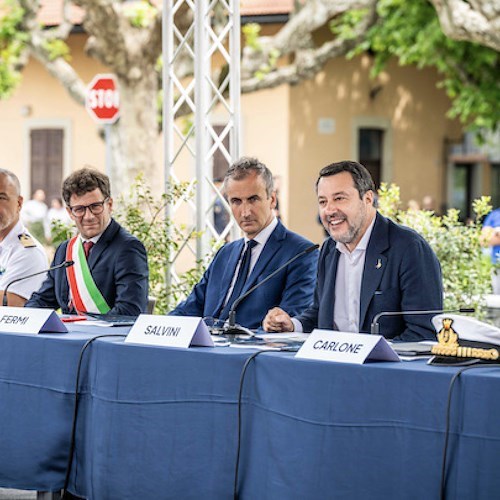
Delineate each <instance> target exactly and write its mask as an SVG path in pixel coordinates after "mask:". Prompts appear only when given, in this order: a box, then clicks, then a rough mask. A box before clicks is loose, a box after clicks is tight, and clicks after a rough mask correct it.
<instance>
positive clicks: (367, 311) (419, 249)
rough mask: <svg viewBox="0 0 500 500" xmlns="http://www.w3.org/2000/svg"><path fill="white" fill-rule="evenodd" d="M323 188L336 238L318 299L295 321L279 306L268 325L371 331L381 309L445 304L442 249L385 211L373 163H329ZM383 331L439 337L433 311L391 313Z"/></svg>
mask: <svg viewBox="0 0 500 500" xmlns="http://www.w3.org/2000/svg"><path fill="white" fill-rule="evenodd" d="M316 191H317V195H318V203H319V213H320V217H321V221H322V223H323V225H324V227H325V228H326V229H327V231H328V232H329V234H330V238H328V239H327V240H326V241H325V243H324V244H323V246H322V248H321V253H320V258H319V263H318V281H317V284H316V290H315V292H314V302H313V304H312V305H311V306H310V307H309V308H308V309H307V310H306V311H304V312H303V313H302V314H300V315H298V316H296V317H295V318H293V319H292V318H291V317H290V315H289V314H287V313H285V312H284V311H282V310H281V309H279V308H275V309H272V310H270V311H269V313H268V314H267V316H266V318H265V320H264V323H263V326H264V329H265V330H267V331H273V332H275V331H305V332H310V331H312V330H313V329H314V328H323V329H329V330H332V329H333V330H340V331H348V332H370V325H371V322H372V320H373V318H374V317H375V315H377V314H378V313H380V312H384V311H419V310H429V309H441V308H442V306H443V302H442V295H443V290H442V281H441V269H440V266H439V262H438V260H437V257H436V255H435V254H434V252H433V251H432V249H431V248H430V246H429V245H428V243H427V242H426V241H425V240H424V239H423V238H422V237H421V236H420V235H419V234H417V233H416V232H415V231H413V230H411V229H409V228H406V227H403V226H399V225H397V224H395V223H394V222H392V221H390V220H389V219H386V218H385V217H383V216H382V215H380V214H379V213H378V212H377V210H376V208H375V186H374V184H373V180H372V178H371V176H370V174H369V172H368V171H367V170H366V168H365V167H363V166H362V165H361V164H359V163H357V162H352V161H343V162H339V163H333V164H331V165H328V166H327V167H325V168H323V169H322V170H321V172H320V174H319V178H318V181H317V183H316ZM380 331H381V333H382V334H383V335H384V337H387V338H391V339H395V340H404V341H416V340H424V339H435V333H434V329H433V327H432V325H431V323H430V316H427V315H425V316H418V315H406V316H393V317H383V318H381V320H380Z"/></svg>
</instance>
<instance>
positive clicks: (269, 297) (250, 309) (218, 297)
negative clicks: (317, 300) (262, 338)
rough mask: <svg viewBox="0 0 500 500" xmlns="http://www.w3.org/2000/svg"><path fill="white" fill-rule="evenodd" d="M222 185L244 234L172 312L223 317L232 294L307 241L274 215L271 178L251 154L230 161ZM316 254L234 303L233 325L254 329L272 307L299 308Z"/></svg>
mask: <svg viewBox="0 0 500 500" xmlns="http://www.w3.org/2000/svg"><path fill="white" fill-rule="evenodd" d="M224 190H225V193H226V196H227V200H228V203H229V205H230V206H231V210H232V213H233V216H234V217H235V219H236V222H237V223H238V225H239V226H240V228H241V230H242V231H243V233H244V235H245V237H244V238H241V239H239V240H237V241H234V242H232V243H228V244H226V245H224V246H223V247H222V248H221V249H220V250H219V251H218V252H217V254H216V255H215V257H214V259H213V261H212V262H211V264H210V266H209V267H208V269H207V270H206V272H205V274H204V275H203V278H202V279H201V281H200V282H199V283H198V284H197V285H196V286H195V287H194V288H193V291H192V292H191V294H190V295H189V297H188V298H187V299H186V300H185V301H184V302H182V303H181V304H179V305H178V306H177V307H176V308H175V309H174V310H173V311H171V312H170V314H172V315H177V316H202V317H207V316H208V317H212V318H215V319H218V320H221V321H222V322H223V321H225V320H226V319H227V318H228V313H229V309H230V307H231V305H232V304H233V302H234V301H235V300H236V298H238V297H240V296H241V295H242V294H244V293H245V292H246V291H247V290H248V289H250V288H251V287H252V286H254V285H255V284H256V283H259V282H260V281H262V280H263V279H265V278H266V277H267V276H269V275H270V274H271V273H272V272H273V271H275V270H276V269H278V268H279V267H280V266H281V265H282V264H284V263H285V262H287V261H288V260H289V259H291V258H292V257H294V256H295V255H297V254H299V253H300V252H302V251H303V250H305V249H306V248H309V247H310V246H311V245H312V243H311V242H310V241H308V240H306V239H304V238H302V237H301V236H299V235H298V234H295V233H293V232H291V231H289V230H288V229H286V228H285V227H284V226H283V224H281V222H279V221H278V220H277V218H276V217H275V215H274V213H273V210H274V208H275V206H276V192H275V190H274V187H273V177H272V174H271V172H270V171H269V169H268V168H267V167H266V166H265V165H264V164H262V163H260V162H259V161H258V160H257V159H255V158H242V159H240V160H239V161H237V162H236V163H235V164H233V165H232V166H231V167H230V168H229V170H228V171H227V173H226V176H225V179H224ZM317 259H318V252H317V251H316V250H315V251H313V252H310V253H308V254H306V255H304V256H302V257H300V258H299V259H297V260H296V261H295V262H293V263H292V264H290V265H289V266H287V267H286V268H285V269H284V270H283V271H281V272H280V273H278V274H277V275H276V276H274V277H273V278H272V279H271V280H269V281H268V282H267V283H265V284H264V285H262V286H261V287H259V288H257V289H255V291H254V292H252V293H251V294H250V295H249V296H248V297H247V298H245V299H244V300H242V302H241V303H240V304H239V306H238V309H237V322H238V324H240V325H242V326H244V327H246V328H252V329H253V328H258V327H259V326H260V324H261V323H262V320H263V319H264V316H265V314H266V312H267V310H268V309H269V308H270V307H274V306H279V307H281V308H282V309H283V310H285V311H287V312H288V313H289V314H292V315H293V314H298V313H300V312H301V311H302V310H304V309H305V308H306V307H307V306H308V305H309V303H310V300H311V297H312V293H313V290H314V282H315V277H316V264H317Z"/></svg>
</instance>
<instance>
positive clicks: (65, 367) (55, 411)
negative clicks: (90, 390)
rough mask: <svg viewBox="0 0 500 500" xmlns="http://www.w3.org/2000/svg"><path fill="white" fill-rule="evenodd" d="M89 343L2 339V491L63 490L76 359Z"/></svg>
mask: <svg viewBox="0 0 500 500" xmlns="http://www.w3.org/2000/svg"><path fill="white" fill-rule="evenodd" d="M89 337H90V335H88V334H79V333H69V334H57V335H36V336H31V335H18V334H0V485H1V486H3V487H10V488H21V489H35V490H43V491H55V490H57V489H60V488H62V486H63V483H64V474H65V470H66V463H67V457H68V449H69V440H70V430H71V420H72V416H73V401H74V391H75V376H76V367H77V362H78V355H79V353H80V349H81V348H82V346H83V345H84V344H85V342H86V340H87V339H88V338H89ZM85 374H86V369H85V367H84V375H85ZM83 383H84V384H85V380H84V381H83Z"/></svg>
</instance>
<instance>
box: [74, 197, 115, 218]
mask: <svg viewBox="0 0 500 500" xmlns="http://www.w3.org/2000/svg"><path fill="white" fill-rule="evenodd" d="M108 200H109V198H104V200H102V201H98V202H96V203H91V204H90V205H75V206H73V207H69V210H70V212H71V213H72V214H73V215H74V216H75V217H83V216H84V215H85V212H86V211H87V208H88V209H89V210H90V213H91V214H92V215H100V214H102V213H103V211H104V204H105V203H106V202H107V201H108Z"/></svg>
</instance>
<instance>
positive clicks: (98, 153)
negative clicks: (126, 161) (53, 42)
mask: <svg viewBox="0 0 500 500" xmlns="http://www.w3.org/2000/svg"><path fill="white" fill-rule="evenodd" d="M85 39H86V36H85V35H83V34H77V35H73V36H72V37H71V38H70V42H69V46H70V49H71V55H72V61H71V64H74V65H75V67H76V68H77V71H78V74H79V75H80V77H81V78H82V79H83V81H84V82H86V83H88V82H90V80H91V79H92V77H93V76H94V75H95V74H96V73H99V72H103V71H105V68H103V67H102V66H100V65H99V64H97V63H96V61H95V60H93V59H90V58H88V57H87V56H86V55H85V54H84V53H83V43H84V40H85ZM30 127H39V128H43V127H48V128H50V127H57V128H60V127H62V128H64V129H65V132H66V133H67V134H68V137H67V150H66V152H67V157H66V158H65V173H66V174H68V173H69V172H71V171H72V170H75V169H76V168H79V167H81V166H83V165H84V164H86V163H88V164H91V165H94V166H96V167H98V168H102V169H103V170H104V163H105V147H104V142H103V141H102V140H101V139H100V138H99V136H98V128H97V127H96V125H95V124H94V122H93V121H92V119H91V118H90V116H89V115H88V114H87V112H86V110H85V108H84V107H83V106H80V105H79V104H77V103H76V102H75V101H74V100H73V98H72V97H70V96H69V95H68V93H67V92H66V91H65V90H64V89H63V87H62V86H61V84H60V83H59V82H58V81H56V80H55V79H54V78H53V77H52V76H51V75H50V74H49V73H48V72H47V71H46V70H45V68H44V67H43V66H42V65H41V64H40V63H39V62H38V61H36V60H33V59H32V60H30V62H29V64H28V65H27V66H26V68H25V70H24V72H23V78H22V83H21V84H20V86H19V87H18V88H17V89H16V91H15V92H14V94H13V96H12V97H11V98H10V99H8V100H2V101H0V150H1V151H2V157H1V159H0V164H1V165H2V166H3V167H4V168H9V169H11V170H13V171H14V172H16V173H17V174H18V175H19V177H20V181H21V184H22V186H23V190H24V192H23V194H24V196H25V197H29V196H30V194H31V193H29V190H30V189H29V184H30V175H29V139H28V135H27V134H28V130H29V128H30Z"/></svg>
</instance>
